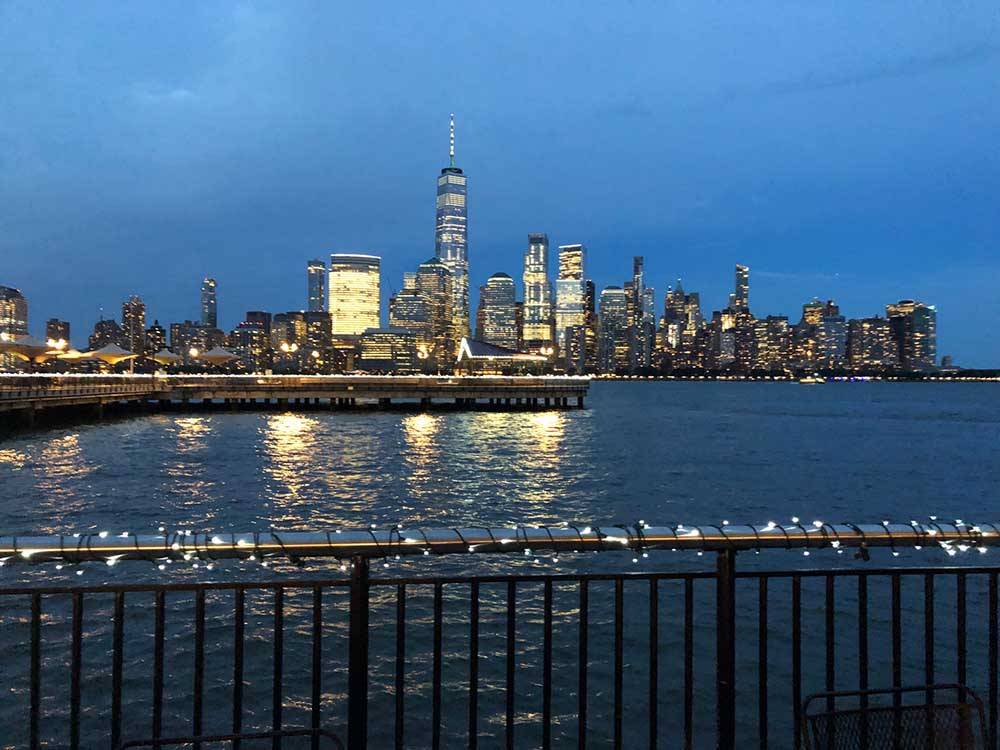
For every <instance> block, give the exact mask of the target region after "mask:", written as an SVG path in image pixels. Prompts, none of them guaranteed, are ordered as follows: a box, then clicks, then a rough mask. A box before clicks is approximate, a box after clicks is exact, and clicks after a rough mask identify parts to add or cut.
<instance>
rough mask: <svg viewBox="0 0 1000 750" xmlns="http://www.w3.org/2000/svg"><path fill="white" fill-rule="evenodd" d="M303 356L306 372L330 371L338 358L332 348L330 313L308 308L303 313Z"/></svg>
mask: <svg viewBox="0 0 1000 750" xmlns="http://www.w3.org/2000/svg"><path fill="white" fill-rule="evenodd" d="M305 324H306V336H305V350H306V352H305V356H304V357H303V358H302V368H303V370H305V371H306V372H311V373H321V372H332V371H333V370H335V369H336V367H337V362H338V358H337V357H336V355H335V353H334V348H333V325H332V321H331V319H330V314H329V313H328V312H325V311H324V310H310V311H308V312H306V314H305Z"/></svg>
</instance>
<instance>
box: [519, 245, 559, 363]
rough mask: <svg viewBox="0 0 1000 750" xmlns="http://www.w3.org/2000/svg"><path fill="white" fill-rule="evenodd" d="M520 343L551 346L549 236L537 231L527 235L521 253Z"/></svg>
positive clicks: (532, 346)
mask: <svg viewBox="0 0 1000 750" xmlns="http://www.w3.org/2000/svg"><path fill="white" fill-rule="evenodd" d="M522 281H523V282H524V327H523V333H522V336H523V340H524V346H525V348H526V349H527V350H528V351H537V350H539V349H541V348H542V347H545V346H551V344H552V340H553V336H554V330H553V329H554V324H555V321H554V320H553V316H552V282H551V281H550V280H549V238H548V235H545V234H541V233H537V234H529V235H528V249H527V250H525V252H524V274H523V276H522Z"/></svg>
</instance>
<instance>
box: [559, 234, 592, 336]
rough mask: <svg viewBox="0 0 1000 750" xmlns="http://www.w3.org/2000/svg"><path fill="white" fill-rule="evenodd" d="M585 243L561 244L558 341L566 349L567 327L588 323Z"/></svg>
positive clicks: (579, 326)
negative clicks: (584, 266) (584, 262)
mask: <svg viewBox="0 0 1000 750" xmlns="http://www.w3.org/2000/svg"><path fill="white" fill-rule="evenodd" d="M584 255H585V249H584V247H583V245H560V246H559V278H558V279H557V280H556V343H557V344H558V346H559V349H560V351H563V352H565V351H566V329H568V328H580V329H582V327H583V325H584V323H586V315H585V310H584V296H585V294H586V284H585V283H584V279H583V260H584Z"/></svg>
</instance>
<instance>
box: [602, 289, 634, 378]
mask: <svg viewBox="0 0 1000 750" xmlns="http://www.w3.org/2000/svg"><path fill="white" fill-rule="evenodd" d="M629 329H630V326H629V320H628V299H627V296H626V294H625V290H624V289H622V288H621V287H620V286H609V287H606V288H605V289H603V290H602V291H601V301H600V336H599V339H598V348H597V369H598V370H599V371H600V372H605V373H616V372H625V371H626V370H627V369H628V366H629Z"/></svg>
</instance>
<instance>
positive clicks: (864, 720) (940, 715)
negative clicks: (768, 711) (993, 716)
mask: <svg viewBox="0 0 1000 750" xmlns="http://www.w3.org/2000/svg"><path fill="white" fill-rule="evenodd" d="M914 698H922V700H921V701H920V702H915V701H914V700H913V699H914ZM802 733H803V735H804V739H805V747H806V748H807V750H883V748H884V750H946V749H947V750H980V749H981V748H985V747H986V746H987V745H986V722H985V719H984V716H983V702H982V701H981V700H980V699H979V697H978V696H977V695H976V694H975V693H974V692H973V691H972V690H971V689H969V688H967V687H965V686H964V685H955V684H940V685H922V686H919V687H905V688H887V689H884V690H851V691H840V692H832V693H817V694H815V695H810V696H809V697H808V698H806V700H805V703H804V704H803V706H802Z"/></svg>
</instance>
